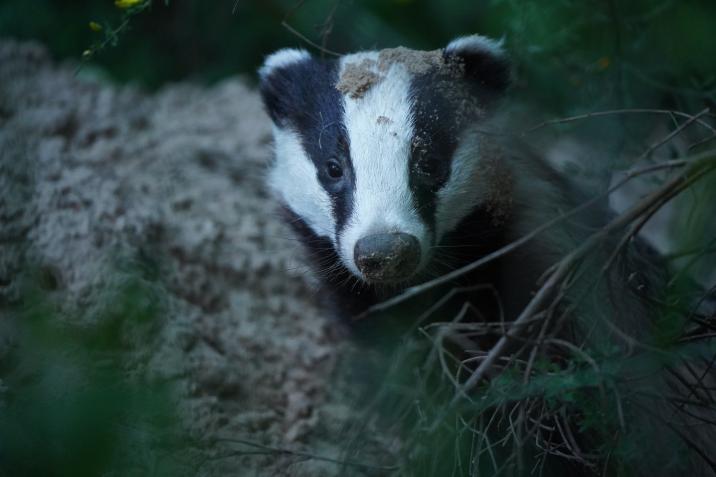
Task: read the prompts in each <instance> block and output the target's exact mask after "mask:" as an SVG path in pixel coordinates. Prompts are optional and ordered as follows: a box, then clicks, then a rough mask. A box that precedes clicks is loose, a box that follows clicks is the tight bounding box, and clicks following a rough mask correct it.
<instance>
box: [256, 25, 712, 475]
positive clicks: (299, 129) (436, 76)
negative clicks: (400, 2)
mask: <svg viewBox="0 0 716 477" xmlns="http://www.w3.org/2000/svg"><path fill="white" fill-rule="evenodd" d="M259 75H260V80H261V86H260V88H261V94H262V97H263V100H264V103H265V105H266V109H267V111H268V113H269V115H270V117H271V120H272V121H273V134H274V147H275V159H274V161H273V163H272V164H271V166H270V170H269V174H268V183H269V185H270V187H271V189H272V190H273V191H274V193H275V196H276V197H277V199H278V200H279V201H280V203H281V204H282V207H283V210H284V212H285V215H286V217H287V220H288V222H289V223H290V224H291V226H292V227H293V228H294V230H295V231H296V233H297V234H298V236H299V237H300V238H301V240H302V241H303V243H304V245H305V246H306V250H307V251H308V253H309V256H310V258H311V261H312V263H313V264H314V265H315V268H316V272H317V274H318V276H319V278H320V280H321V283H322V290H323V291H324V292H325V293H321V295H323V296H325V297H327V298H328V300H329V301H330V302H331V304H333V305H334V310H337V312H338V313H339V314H341V315H343V316H354V315H356V314H359V313H361V312H363V311H364V310H366V309H367V308H368V307H370V306H371V305H374V304H375V303H376V302H379V301H382V300H385V299H386V298H388V297H390V296H391V295H394V294H396V293H399V292H400V291H402V290H404V289H405V288H406V287H408V286H410V285H413V284H417V283H420V282H424V281H426V280H429V279H431V278H434V277H436V276H439V275H441V274H443V273H445V272H447V271H450V270H453V269H455V268H458V267H461V266H463V265H465V264H467V263H470V262H473V261H475V260H477V259H479V258H481V257H484V256H485V255H487V254H488V253H490V252H493V251H495V250H497V249H499V248H500V247H502V246H504V245H506V244H508V243H511V242H512V241H514V240H517V239H519V238H521V237H523V236H524V235H525V234H526V233H528V232H530V231H532V230H534V229H536V228H537V227H539V226H540V225H542V224H544V223H546V222H547V221H549V220H551V219H553V218H555V217H557V216H559V215H560V214H562V213H564V212H565V211H567V210H569V209H571V208H572V207H574V206H575V205H576V204H578V203H581V202H582V201H583V198H582V197H580V192H579V190H578V189H577V188H575V187H572V186H571V185H570V184H569V182H568V181H565V180H564V178H562V177H561V176H560V175H558V174H557V173H556V172H555V171H553V170H552V169H551V168H550V166H549V165H548V164H547V163H545V161H543V160H541V159H540V158H538V157H536V156H534V155H532V154H530V153H529V152H526V151H524V150H523V149H522V148H521V147H519V146H518V145H517V144H514V143H511V142H510V143H507V144H505V141H502V140H499V139H498V138H497V137H494V136H492V135H490V134H487V133H485V130H486V129H495V128H494V127H492V126H494V124H495V122H496V121H498V119H497V118H498V117H499V114H498V105H499V104H500V99H501V98H502V96H503V94H504V92H505V90H506V89H507V88H508V86H509V84H510V65H509V62H508V59H507V57H506V54H505V52H504V50H503V47H502V44H501V43H500V42H497V41H493V40H490V39H487V38H485V37H482V36H478V35H473V36H467V37H462V38H458V39H456V40H454V41H452V42H451V43H450V44H448V45H447V47H445V48H444V49H441V50H437V51H428V52H421V51H412V50H408V49H405V48H395V49H388V50H381V51H368V52H359V53H355V54H349V55H345V56H342V57H340V58H338V59H318V58H314V57H312V56H311V55H310V54H309V53H307V52H306V51H303V50H298V49H284V50H280V51H278V52H276V53H274V54H272V55H270V56H269V57H268V58H267V59H266V61H265V63H264V65H263V66H262V67H261V69H260V71H259ZM610 214H611V213H610V211H609V210H608V208H607V207H593V208H592V209H591V210H590V212H589V213H585V214H582V215H580V216H578V217H575V218H574V219H573V220H572V221H571V222H570V221H566V223H565V224H564V225H562V226H560V227H554V228H551V229H548V230H546V231H545V232H544V233H542V234H541V235H539V236H538V237H537V238H536V239H535V240H533V241H532V242H531V243H530V245H529V247H524V248H522V249H518V250H516V251H514V252H512V253H510V254H508V255H506V256H504V257H502V258H500V259H499V260H496V261H494V262H493V263H490V264H489V265H488V266H486V267H482V268H480V269H479V270H477V271H475V272H474V273H473V274H471V275H468V276H465V277H463V282H462V283H463V284H474V283H489V284H490V285H491V287H492V291H491V292H490V294H491V295H494V296H496V297H497V298H496V299H495V298H494V296H493V297H492V298H490V297H487V296H477V297H473V299H474V300H476V301H478V302H480V301H483V302H484V303H481V305H482V307H481V311H483V312H486V314H487V315H490V314H492V315H497V314H498V313H499V315H500V316H501V317H503V318H505V319H508V320H509V319H514V318H515V316H517V314H518V313H519V312H520V311H521V310H522V309H523V308H524V306H525V304H526V303H528V302H529V300H530V298H531V296H532V292H533V291H534V290H535V289H536V287H537V283H538V282H539V279H540V277H541V276H542V275H543V274H544V272H545V271H546V270H547V269H548V268H549V267H550V266H551V265H553V264H554V263H555V262H556V261H557V260H558V259H559V257H561V256H563V255H564V253H565V252H566V251H567V250H570V249H572V248H574V247H576V246H577V245H579V244H580V243H581V242H582V241H583V240H585V238H586V237H587V236H589V234H590V233H592V232H593V231H594V230H596V229H597V228H598V227H600V226H602V225H603V224H604V223H606V222H607V221H608V219H609V217H610ZM613 246H614V243H612V244H611V245H607V246H605V249H604V250H602V251H601V252H600V253H597V254H596V255H595V258H593V260H594V261H596V262H597V263H599V262H601V263H603V262H604V261H606V259H607V257H609V255H610V253H611V248H610V247H613ZM644 250H645V248H644ZM645 253H646V258H644V255H643V254H642V255H641V256H638V257H634V258H631V259H629V260H627V261H626V262H624V263H623V264H622V265H623V266H622V267H619V270H616V271H615V272H614V273H613V274H612V276H610V278H611V282H609V283H607V285H604V286H602V289H601V291H598V292H597V293H596V295H595V296H597V297H599V298H598V300H597V301H600V302H602V303H603V302H606V301H608V300H609V299H612V298H613V296H612V295H611V292H612V291H613V290H612V288H617V289H619V292H620V293H621V295H620V296H619V297H618V298H616V299H613V300H612V305H613V306H612V307H611V308H609V310H606V309H605V310H604V311H603V313H605V314H608V313H611V314H613V313H615V311H614V310H621V313H623V315H624V316H620V317H618V318H617V319H621V318H623V320H621V323H622V324H623V326H624V327H625V329H628V330H629V331H630V332H631V331H633V332H634V333H636V334H638V333H643V331H642V330H643V329H644V326H643V325H644V320H646V319H647V318H646V317H648V315H649V314H650V313H651V310H650V308H649V305H648V304H646V303H645V301H644V300H643V299H640V296H639V294H640V293H641V292H643V290H644V288H645V287H646V288H653V287H655V286H656V287H658V283H659V282H660V281H661V279H660V278H655V277H658V276H659V274H660V273H661V272H660V270H658V267H656V266H654V261H653V260H652V259H651V257H650V256H649V252H648V250H647V251H646V252H645ZM627 278H628V280H627ZM655 284H656V285H655ZM589 306H597V308H598V307H599V306H602V304H599V305H594V304H593V303H591V302H590V305H589ZM604 306H605V307H606V305H604ZM595 313H602V311H599V310H597V311H596V312H595ZM488 317H489V316H488ZM489 318H492V319H494V318H495V316H492V317H489ZM570 333H572V331H571V328H569V326H567V327H566V329H565V330H564V332H563V333H562V336H564V337H566V338H567V339H576V338H575V336H574V335H572V334H570ZM666 387H668V386H667V384H663V388H664V389H665V388H666ZM659 389H662V388H661V387H660V388H659ZM657 412H658V411H657ZM709 432H711V430H709ZM704 440H707V439H706V438H704ZM698 460H699V459H698V458H697V459H696V461H698ZM655 462H658V459H657V460H655ZM658 465H659V464H655V465H652V466H647V467H646V468H648V469H649V470H648V472H646V473H648V475H680V474H679V472H681V471H683V468H681V469H680V470H679V471H678V472H676V471H673V472H672V471H671V470H664V469H661V470H659V471H657V472H655V471H654V469H655V467H658ZM693 465H694V466H693V469H700V470H699V471H698V472H703V471H704V470H703V469H707V466H704V465H703V462H700V463H698V462H697V463H695V464H693ZM570 469H571V468H570ZM582 470H584V469H582ZM660 471H663V473H662V474H660V473H659V472H660ZM570 472H574V469H571V470H570ZM585 473H586V474H588V475H591V473H590V472H586V471H585ZM565 475H566V474H565ZM570 475H574V474H570ZM645 475H646V474H645ZM704 475H707V474H704ZM708 475H711V474H708Z"/></svg>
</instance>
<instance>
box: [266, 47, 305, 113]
mask: <svg viewBox="0 0 716 477" xmlns="http://www.w3.org/2000/svg"><path fill="white" fill-rule="evenodd" d="M310 61H312V58H311V54H310V53H308V52H307V51H305V50H299V49H295V48H284V49H282V50H278V51H276V52H274V53H272V54H270V55H269V56H267V57H266V59H265V60H264V64H263V65H262V66H261V68H259V79H260V86H259V89H260V91H261V98H262V99H263V102H264V105H265V107H266V111H267V112H268V113H269V116H270V117H271V119H272V120H273V122H274V123H275V124H276V125H277V126H283V123H284V120H285V118H286V117H287V115H288V114H289V113H290V111H291V98H292V96H293V95H295V90H296V82H297V81H299V80H300V79H301V78H300V76H301V66H302V65H305V64H306V63H308V62H310Z"/></svg>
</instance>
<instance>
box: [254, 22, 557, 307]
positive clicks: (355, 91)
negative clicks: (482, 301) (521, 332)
mask: <svg viewBox="0 0 716 477" xmlns="http://www.w3.org/2000/svg"><path fill="white" fill-rule="evenodd" d="M260 77H261V93H262V95H263V99H264V102H265V104H266V107H267V110H268V112H269V114H270V116H271V119H272V120H273V122H274V140H275V161H274V163H273V165H272V166H271V169H270V172H269V184H270V186H271V188H272V189H273V190H274V192H275V193H276V196H277V197H278V199H279V200H280V202H281V203H282V204H283V206H284V208H285V211H286V213H287V215H288V216H289V222H290V223H291V224H292V225H293V227H294V228H295V229H296V231H297V232H298V234H299V236H300V237H302V238H303V240H304V243H305V244H306V246H307V248H308V250H309V252H310V253H311V254H312V258H313V261H314V262H315V263H316V265H317V266H318V268H319V269H321V270H323V271H324V272H322V273H320V275H321V277H322V279H323V282H324V285H325V288H326V290H327V291H328V292H329V293H330V294H331V295H332V296H333V297H334V298H335V301H336V302H337V303H338V307H339V309H340V310H342V312H343V313H344V314H345V313H357V312H360V311H361V310H362V309H364V308H366V307H368V306H370V305H371V304H373V303H374V302H375V301H376V300H380V299H384V298H385V297H386V294H388V293H391V292H395V291H398V290H400V289H402V288H404V287H405V286H407V285H409V284H413V283H416V282H420V281H424V280H426V279H427V278H431V277H434V276H436V275H438V274H439V273H441V272H444V271H446V266H447V267H448V268H454V267H457V266H459V265H461V262H465V261H472V260H474V259H475V258H476V257H477V256H479V255H482V254H484V253H487V252H489V251H490V250H491V249H494V248H495V247H497V246H499V245H500V244H503V243H505V241H506V240H509V239H510V238H515V237H517V236H519V235H520V234H521V233H522V232H524V231H526V230H527V229H529V228H530V226H531V225H535V224H538V223H539V222H540V221H541V220H543V219H545V218H546V215H545V214H548V215H549V214H552V213H553V212H554V210H555V209H557V208H559V207H561V204H563V202H564V200H563V199H562V197H561V196H562V195H563V193H564V190H563V189H562V188H561V187H559V186H558V185H557V184H556V182H559V181H558V180H557V177H556V175H555V174H554V173H553V172H552V171H550V170H549V168H548V167H547V166H546V165H545V164H544V163H541V162H539V161H522V162H521V163H519V164H518V163H516V162H515V163H510V161H511V160H512V159H513V158H511V157H506V156H504V154H503V153H502V152H500V151H499V150H497V148H495V147H494V145H493V144H490V141H489V137H486V136H484V135H482V134H480V128H481V127H484V126H485V125H486V124H489V121H490V120H491V116H492V115H493V111H494V108H495V105H496V104H497V102H498V101H499V99H500V97H501V96H502V94H503V93H504V91H505V89H506V88H507V86H508V84H509V79H510V73H509V65H508V61H507V58H506V56H505V53H504V51H503V49H502V46H501V44H500V43H498V42H495V41H492V40H489V39H487V38H484V37H481V36H471V37H464V38H459V39H457V40H455V41H453V42H452V43H450V44H449V45H448V46H447V47H446V48H445V49H444V50H439V51H432V52H416V51H411V50H407V49H403V48H397V49H391V50H382V51H380V52H361V53H356V54H352V55H346V56H344V57H342V58H340V59H338V60H328V61H326V60H318V59H314V58H312V57H311V56H310V55H309V54H308V53H307V52H305V51H302V50H294V49H288V50H280V51H278V52H276V53H274V54H273V55H271V56H269V57H268V58H267V60H266V62H265V64H264V66H263V67H262V68H261V70H260ZM515 161H517V159H515ZM516 170H520V172H521V174H519V175H517V174H515V171H516ZM546 209H550V210H546ZM517 211H519V214H518V213H516V212H517ZM453 245H455V246H458V247H463V248H462V249H460V248H455V249H454V250H453V251H452V252H453V253H451V252H450V247H451V246H453ZM466 245H474V249H473V250H467V248H469V247H465V246H466ZM446 257H447V259H448V261H449V262H450V263H447V264H446V263H444V262H445V260H444V259H445V258H446ZM456 257H457V258H459V259H461V261H459V262H458V261H455V258H456ZM550 258H551V257H547V256H542V259H541V261H544V262H545V263H547V262H548V261H549V259H550ZM513 278H514V277H513ZM529 278H530V279H532V278H535V277H534V276H532V275H530V277H529ZM520 281H521V280H520ZM506 285H509V288H515V286H514V284H506Z"/></svg>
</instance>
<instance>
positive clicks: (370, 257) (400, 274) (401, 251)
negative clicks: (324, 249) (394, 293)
mask: <svg viewBox="0 0 716 477" xmlns="http://www.w3.org/2000/svg"><path fill="white" fill-rule="evenodd" d="M353 259H354V260H355V263H356V266H357V267H358V269H359V270H360V271H361V273H363V275H364V276H365V277H366V278H367V279H368V280H370V281H376V282H392V281H400V280H405V279H406V278H408V277H410V276H411V275H412V274H413V273H414V272H415V270H416V269H417V268H418V263H420V242H418V239H417V238H415V237H414V236H412V235H410V234H405V233H401V232H393V233H385V234H373V235H368V236H366V237H363V238H362V239H360V240H358V241H357V242H356V245H355V248H354V249H353Z"/></svg>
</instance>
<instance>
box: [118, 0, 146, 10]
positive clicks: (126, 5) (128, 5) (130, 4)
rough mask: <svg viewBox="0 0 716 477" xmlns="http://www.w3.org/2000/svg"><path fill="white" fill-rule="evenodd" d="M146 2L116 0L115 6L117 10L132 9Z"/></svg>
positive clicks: (139, 0) (141, 0) (140, 0)
mask: <svg viewBox="0 0 716 477" xmlns="http://www.w3.org/2000/svg"><path fill="white" fill-rule="evenodd" d="M142 2H144V0H114V5H115V6H116V7H117V8H122V9H124V8H131V7H134V6H137V5H139V4H140V3H142Z"/></svg>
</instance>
